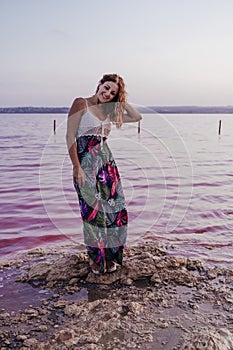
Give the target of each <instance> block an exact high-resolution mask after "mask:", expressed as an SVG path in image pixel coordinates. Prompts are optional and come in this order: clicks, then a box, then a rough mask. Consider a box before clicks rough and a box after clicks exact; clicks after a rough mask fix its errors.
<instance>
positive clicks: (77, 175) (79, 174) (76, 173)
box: [73, 165, 86, 187]
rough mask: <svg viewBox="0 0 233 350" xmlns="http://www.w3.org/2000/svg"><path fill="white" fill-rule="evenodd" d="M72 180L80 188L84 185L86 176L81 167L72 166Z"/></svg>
mask: <svg viewBox="0 0 233 350" xmlns="http://www.w3.org/2000/svg"><path fill="white" fill-rule="evenodd" d="M73 179H74V183H75V184H78V185H79V186H80V187H82V186H84V185H85V182H86V174H85V173H84V171H83V169H82V167H81V166H77V165H73Z"/></svg>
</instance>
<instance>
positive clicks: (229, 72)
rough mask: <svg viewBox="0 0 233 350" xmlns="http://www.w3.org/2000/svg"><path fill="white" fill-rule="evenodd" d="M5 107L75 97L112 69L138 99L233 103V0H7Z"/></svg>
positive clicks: (0, 17)
mask: <svg viewBox="0 0 233 350" xmlns="http://www.w3.org/2000/svg"><path fill="white" fill-rule="evenodd" d="M0 48H1V55H0V107H8V106H58V107H61V106H70V104H71V102H72V100H73V99H74V98H75V97H77V96H84V97H86V96H90V95H92V94H93V93H94V91H95V88H96V84H97V82H98V81H99V79H100V78H101V76H102V75H103V74H104V73H118V74H120V75H121V76H122V77H123V78H124V79H125V82H126V85H127V91H128V99H129V101H130V102H132V103H135V104H138V105H167V106H169V105H233V0H117V1H116V0H0Z"/></svg>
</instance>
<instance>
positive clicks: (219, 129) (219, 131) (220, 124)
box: [218, 120, 222, 135]
mask: <svg viewBox="0 0 233 350" xmlns="http://www.w3.org/2000/svg"><path fill="white" fill-rule="evenodd" d="M221 126H222V121H221V120H219V125H218V134H219V135H220V134H221Z"/></svg>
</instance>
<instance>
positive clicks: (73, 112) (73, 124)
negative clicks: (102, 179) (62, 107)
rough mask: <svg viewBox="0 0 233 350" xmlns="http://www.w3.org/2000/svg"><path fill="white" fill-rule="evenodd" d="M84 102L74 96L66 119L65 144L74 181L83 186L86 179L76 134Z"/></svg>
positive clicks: (83, 109)
mask: <svg viewBox="0 0 233 350" xmlns="http://www.w3.org/2000/svg"><path fill="white" fill-rule="evenodd" d="M85 106H86V105H85V102H84V100H83V99H82V98H76V99H75V100H74V102H73V104H72V106H71V108H70V111H69V114H68V119H67V132H66V144H67V148H68V151H69V155H70V159H71V162H72V164H73V177H74V182H75V183H77V184H79V185H80V186H83V185H84V183H85V180H86V176H85V173H84V171H83V169H82V168H81V165H80V162H79V159H78V153H77V145H76V135H77V131H78V128H79V124H80V120H81V117H82V115H83V113H84V111H85Z"/></svg>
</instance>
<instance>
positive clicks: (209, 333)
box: [180, 327, 233, 350]
mask: <svg viewBox="0 0 233 350" xmlns="http://www.w3.org/2000/svg"><path fill="white" fill-rule="evenodd" d="M232 349H233V334H232V333H231V332H230V331H229V330H228V329H224V328H222V329H217V328H206V327H203V328H197V329H195V330H193V332H192V333H190V334H189V336H187V339H185V341H184V343H183V344H182V345H181V348H180V350H232Z"/></svg>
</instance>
